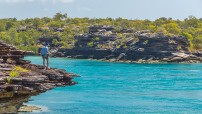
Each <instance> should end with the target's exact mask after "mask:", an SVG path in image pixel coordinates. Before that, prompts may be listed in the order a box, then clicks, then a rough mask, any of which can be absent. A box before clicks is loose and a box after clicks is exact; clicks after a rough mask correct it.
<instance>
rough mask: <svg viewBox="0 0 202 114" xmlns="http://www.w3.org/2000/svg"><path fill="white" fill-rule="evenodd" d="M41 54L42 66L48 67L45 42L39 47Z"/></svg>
mask: <svg viewBox="0 0 202 114" xmlns="http://www.w3.org/2000/svg"><path fill="white" fill-rule="evenodd" d="M41 56H42V58H43V65H44V67H46V68H48V64H49V62H48V45H47V44H44V45H43V47H42V48H41ZM45 62H46V64H45Z"/></svg>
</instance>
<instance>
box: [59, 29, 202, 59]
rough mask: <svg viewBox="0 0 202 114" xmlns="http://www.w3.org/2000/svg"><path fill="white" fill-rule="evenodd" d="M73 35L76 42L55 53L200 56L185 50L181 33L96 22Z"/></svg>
mask: <svg viewBox="0 0 202 114" xmlns="http://www.w3.org/2000/svg"><path fill="white" fill-rule="evenodd" d="M75 39H76V40H77V42H76V43H75V47H74V48H72V49H59V50H58V52H57V53H56V54H55V55H56V56H60V57H73V58H84V59H86V58H92V59H103V60H115V61H120V60H124V61H136V62H138V61H143V62H144V61H145V62H147V61H148V60H149V61H152V60H155V61H156V60H157V61H164V62H183V61H186V62H199V61H201V58H200V57H197V56H196V55H194V54H192V53H190V52H189V50H188V48H189V46H190V44H189V41H188V40H187V39H186V38H185V37H183V36H175V35H170V36H168V35H165V34H163V33H152V32H151V31H148V30H145V31H136V32H135V31H133V30H131V29H123V28H115V27H112V26H101V25H100V26H91V27H89V32H88V33H86V34H81V35H76V36H75ZM178 55H179V56H178ZM176 57H178V58H176ZM174 58H175V59H174Z"/></svg>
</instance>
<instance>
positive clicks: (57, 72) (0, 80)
mask: <svg viewBox="0 0 202 114" xmlns="http://www.w3.org/2000/svg"><path fill="white" fill-rule="evenodd" d="M19 52H20V55H18V54H19ZM23 56H24V52H23V51H20V50H17V49H16V48H15V47H12V46H10V45H8V44H5V43H3V42H0V113H17V112H18V110H19V109H20V107H21V106H22V105H23V102H27V101H28V100H29V98H30V97H31V96H34V95H38V94H40V93H42V92H45V91H48V90H50V89H53V88H55V87H59V86H70V85H74V84H76V82H74V81H72V79H73V78H74V77H75V76H77V75H75V74H72V73H67V72H66V71H65V70H61V69H56V68H48V69H47V68H45V67H44V66H41V65H35V64H31V62H30V61H27V60H22V58H23ZM34 109H36V108H34Z"/></svg>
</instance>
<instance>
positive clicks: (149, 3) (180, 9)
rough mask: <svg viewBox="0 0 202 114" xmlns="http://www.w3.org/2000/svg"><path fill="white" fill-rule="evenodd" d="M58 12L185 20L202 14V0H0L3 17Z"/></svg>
mask: <svg viewBox="0 0 202 114" xmlns="http://www.w3.org/2000/svg"><path fill="white" fill-rule="evenodd" d="M57 12H62V13H67V14H68V16H69V17H89V18H106V17H111V18H118V17H122V18H127V19H149V20H155V19H157V18H160V17H171V18H173V19H181V20H182V19H185V18H187V17H188V16H190V15H193V16H196V17H197V18H202V0H0V18H11V17H15V18H17V19H25V18H33V17H45V16H46V17H53V15H54V14H55V13H57Z"/></svg>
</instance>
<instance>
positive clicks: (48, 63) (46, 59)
mask: <svg viewBox="0 0 202 114" xmlns="http://www.w3.org/2000/svg"><path fill="white" fill-rule="evenodd" d="M48 59H49V57H48V55H47V58H46V62H47V68H49V60H48Z"/></svg>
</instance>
